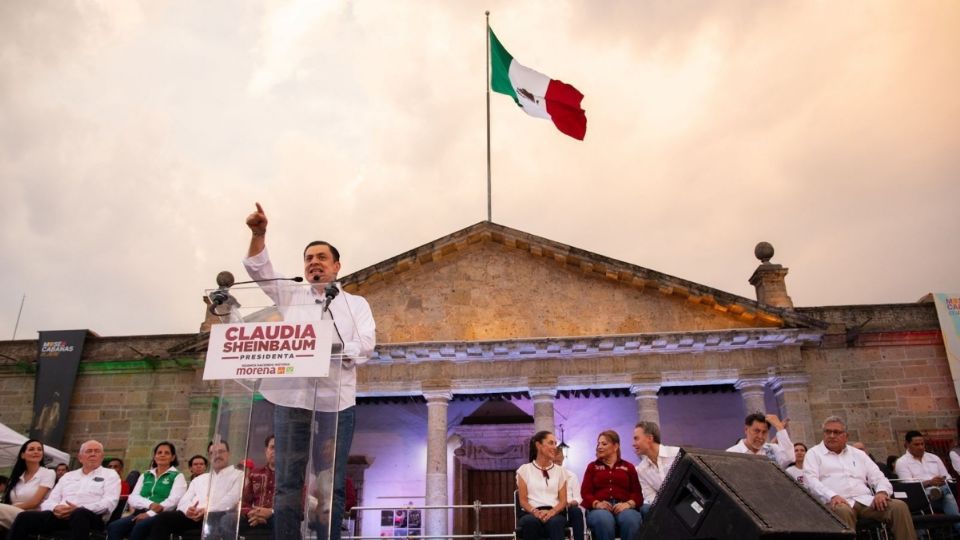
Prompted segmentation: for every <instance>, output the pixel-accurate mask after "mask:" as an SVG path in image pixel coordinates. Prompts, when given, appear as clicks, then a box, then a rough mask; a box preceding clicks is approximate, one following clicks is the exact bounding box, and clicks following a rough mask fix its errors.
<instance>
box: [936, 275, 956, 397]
mask: <svg viewBox="0 0 960 540" xmlns="http://www.w3.org/2000/svg"><path fill="white" fill-rule="evenodd" d="M933 301H934V304H936V306H937V317H938V318H939V319H940V331H941V333H943V346H944V348H946V349H947V363H948V364H949V365H950V376H951V378H953V391H954V392H955V393H956V395H957V400H958V401H960V294H947V293H934V295H933Z"/></svg>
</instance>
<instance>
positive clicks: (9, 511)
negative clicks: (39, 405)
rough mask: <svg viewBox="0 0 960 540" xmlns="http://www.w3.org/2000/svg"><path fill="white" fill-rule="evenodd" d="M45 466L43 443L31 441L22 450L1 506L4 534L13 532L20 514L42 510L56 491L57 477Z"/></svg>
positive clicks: (0, 524)
mask: <svg viewBox="0 0 960 540" xmlns="http://www.w3.org/2000/svg"><path fill="white" fill-rule="evenodd" d="M42 462H43V443H41V442H40V441H38V440H36V439H28V440H27V442H25V443H23V445H22V446H20V453H19V454H17V462H16V463H15V464H14V465H13V471H12V472H11V473H10V483H9V484H7V490H6V491H5V492H4V494H3V504H0V530H7V529H9V528H10V525H12V524H13V520H14V519H16V517H17V514H19V513H20V512H22V511H24V510H34V509H36V508H39V507H40V503H42V502H43V500H44V499H46V498H47V494H49V493H50V490H51V489H53V484H54V483H56V478H57V473H55V472H54V471H53V469H47V468H46V467H44V466H43V465H42V464H41V463H42Z"/></svg>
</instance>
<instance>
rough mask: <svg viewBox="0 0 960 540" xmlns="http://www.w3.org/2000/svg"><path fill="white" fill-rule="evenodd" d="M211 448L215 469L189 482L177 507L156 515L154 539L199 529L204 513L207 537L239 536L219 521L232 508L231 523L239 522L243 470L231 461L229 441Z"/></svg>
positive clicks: (151, 530)
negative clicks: (237, 507)
mask: <svg viewBox="0 0 960 540" xmlns="http://www.w3.org/2000/svg"><path fill="white" fill-rule="evenodd" d="M208 452H209V454H210V462H211V464H212V465H213V470H212V471H211V472H208V473H204V474H201V475H200V476H198V477H196V478H194V479H193V481H192V482H190V486H189V487H188V488H187V492H186V493H184V495H183V497H181V498H180V502H179V503H178V504H177V509H176V510H165V511H163V512H160V513H159V514H157V516H156V517H155V518H153V520H152V522H153V523H152V525H151V527H150V536H149V538H150V539H151V540H168V539H169V538H170V535H171V534H174V533H183V532H186V531H196V530H200V529H201V527H202V526H203V522H204V517H205V516H206V517H207V519H206V522H207V527H208V529H207V530H204V531H203V532H204V535H205V536H204V537H205V538H235V537H236V530H229V531H222V530H220V525H221V524H222V520H223V517H224V515H226V514H227V512H229V511H231V510H233V512H234V514H233V515H234V520H233V521H232V523H236V519H235V518H236V515H237V514H236V506H237V503H238V502H240V495H241V493H242V492H243V471H240V470H238V469H237V468H236V467H233V466H231V465H230V446H229V445H228V444H227V442H226V441H218V442H212V443H210V445H209V446H208ZM208 504H209V506H207V505H208ZM208 514H209V515H208Z"/></svg>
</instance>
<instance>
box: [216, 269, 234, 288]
mask: <svg viewBox="0 0 960 540" xmlns="http://www.w3.org/2000/svg"><path fill="white" fill-rule="evenodd" d="M217 285H219V286H220V287H230V286H232V285H233V274H231V273H230V272H227V271H226V270H224V271H223V272H220V273H219V274H217Z"/></svg>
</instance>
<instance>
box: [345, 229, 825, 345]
mask: <svg viewBox="0 0 960 540" xmlns="http://www.w3.org/2000/svg"><path fill="white" fill-rule="evenodd" d="M484 242H492V243H495V244H500V245H503V246H505V247H508V248H512V249H517V250H519V251H523V252H526V253H529V254H530V255H532V256H534V257H542V258H544V259H548V260H551V261H553V262H554V263H555V264H558V265H560V266H563V267H565V268H568V269H572V270H575V271H579V272H581V273H582V274H584V275H587V276H591V277H595V278H598V279H605V280H609V281H614V282H619V283H622V284H623V285H624V286H627V287H634V288H637V289H641V290H650V291H656V292H658V293H660V294H662V295H664V296H668V297H671V298H675V299H677V300H682V301H687V302H690V303H692V304H701V305H705V306H707V307H710V308H712V309H714V310H716V311H717V312H719V313H724V314H726V315H727V316H729V317H733V318H735V319H737V320H740V321H743V322H744V323H746V324H749V325H753V326H760V327H762V326H767V327H769V326H783V327H788V328H826V327H827V326H828V325H827V324H826V323H824V322H823V321H820V320H818V319H816V318H813V317H809V316H806V315H802V314H799V313H796V312H795V311H794V310H792V309H786V308H778V307H775V306H770V305H766V304H761V303H759V302H757V301H755V300H751V299H749V298H745V297H742V296H738V295H735V294H731V293H728V292H725V291H721V290H719V289H714V288H713V287H708V286H706V285H701V284H699V283H694V282H692V281H687V280H685V279H681V278H678V277H674V276H671V275H668V274H664V273H662V272H657V271H655V270H650V269H649V268H644V267H642V266H638V265H634V264H630V263H626V262H623V261H619V260H616V259H612V258H610V257H605V256H603V255H599V254H597V253H593V252H590V251H587V250H585V249H580V248H576V247H573V246H568V245H566V244H561V243H560V242H555V241H553V240H549V239H546V238H542V237H539V236H536V235H533V234H529V233H525V232H523V231H519V230H516V229H511V228H510V227H506V226H503V225H499V224H496V223H492V222H489V221H482V222H480V223H476V224H474V225H471V226H469V227H466V228H464V229H461V230H459V231H455V232H453V233H450V234H448V235H447V236H444V237H442V238H439V239H437V240H434V241H433V242H430V243H427V244H424V245H422V246H419V247H417V248H414V249H411V250H409V251H406V252H404V253H401V254H399V255H396V256H394V257H391V258H389V259H387V260H385V261H382V262H379V263H377V264H375V265H372V266H368V267H366V268H363V269H361V270H358V271H356V272H353V273H352V274H350V275H347V276H343V277H341V283H343V287H344V290H346V291H348V292H352V293H359V294H363V292H364V288H365V287H367V286H369V285H372V284H376V283H379V282H381V281H389V280H391V279H393V278H394V277H395V276H396V275H397V274H402V273H404V272H409V271H411V270H413V269H416V268H418V267H421V266H423V265H425V264H429V263H432V262H436V261H439V260H441V259H443V258H445V257H450V256H452V255H455V254H457V253H458V252H462V251H464V250H468V249H471V248H472V247H473V246H474V245H477V244H480V243H484Z"/></svg>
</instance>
